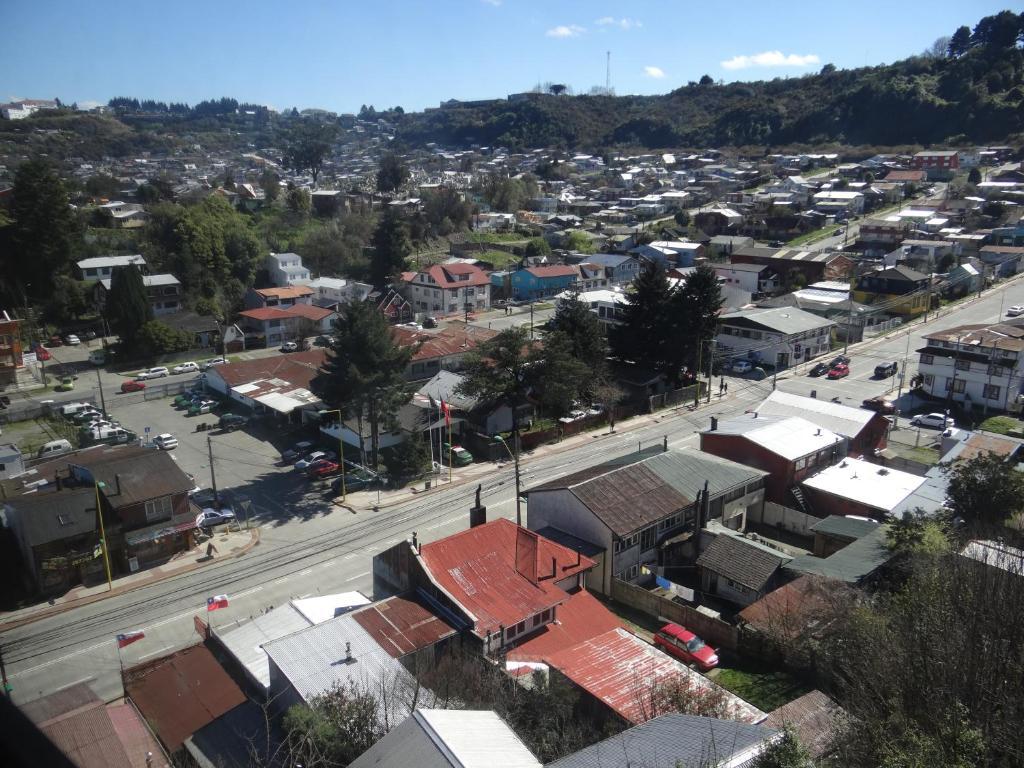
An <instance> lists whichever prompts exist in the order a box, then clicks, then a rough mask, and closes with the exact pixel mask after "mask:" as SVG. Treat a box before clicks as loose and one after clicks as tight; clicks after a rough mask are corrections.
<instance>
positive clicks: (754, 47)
mask: <svg viewBox="0 0 1024 768" xmlns="http://www.w3.org/2000/svg"><path fill="white" fill-rule="evenodd" d="M1007 7H1009V8H1013V9H1014V10H1019V4H1018V6H1017V7H1015V6H1013V5H1011V4H1010V3H1008V2H1007V0H1002V2H988V1H987V0H959V1H954V0H928V1H927V2H923V1H921V0H888V1H887V2H878V1H877V0H861V1H860V2H855V3H827V2H825V3H823V2H815V3H811V2H808V1H807V0H804V1H803V2H794V1H793V0H770V2H769V1H768V0H732V2H729V3H709V2H703V1H698V0H662V1H661V2H655V1H654V0H651V1H646V0H630V1H629V2H622V0H620V1H619V2H604V1H603V0H589V1H586V2H583V1H576V0H546V1H541V0H418V1H415V2H414V1H413V0H408V2H396V1H393V0H374V1H373V2H365V0H273V1H271V0H245V2H227V1H226V0H205V1H204V2H195V0H173V1H164V0H152V1H149V2H145V1H144V2H138V3H128V4H122V5H120V6H110V5H98V4H96V3H90V2H86V1H85V0H0V29H4V30H5V34H4V43H3V45H2V46H0V101H5V100H13V99H17V98H54V97H56V98H59V99H61V101H63V102H65V103H71V102H77V103H78V104H79V106H80V107H82V106H86V105H95V104H104V103H106V102H107V100H108V99H110V98H112V97H114V96H134V97H136V98H139V99H142V98H151V99H157V100H160V101H168V102H170V101H179V102H182V101H183V102H187V103H189V104H194V103H196V102H198V101H202V100H203V99H211V98H220V97H221V96H230V97H233V98H236V99H238V100H239V101H244V102H254V103H261V104H266V105H269V106H271V107H273V108H275V109H279V110H283V109H290V108H292V107H298V108H299V109H300V110H301V109H305V108H309V107H319V108H322V109H328V110H331V111H334V112H356V111H358V110H359V108H360V106H362V105H364V104H366V105H371V104H372V105H373V106H375V107H376V108H378V109H385V108H390V107H394V106H401V107H402V108H403V109H405V110H406V111H412V110H417V111H418V110H421V109H423V108H424V107H428V106H437V105H438V103H439V102H441V101H444V100H447V99H451V98H455V99H461V100H471V99H484V98H501V97H504V96H506V95H507V94H509V93H517V92H520V91H528V90H530V89H532V88H533V87H534V86H535V85H536V84H537V83H538V82H541V83H545V82H551V83H564V84H567V85H569V86H570V87H571V88H572V89H573V90H574V91H575V92H576V93H585V92H587V91H589V90H590V88H591V87H593V86H603V85H604V84H605V74H606V61H607V59H606V54H607V52H609V51H610V52H611V84H612V87H613V88H614V89H615V92H616V93H618V94H657V93H667V92H669V91H671V90H673V89H675V88H678V87H679V86H681V85H685V84H686V83H687V82H689V81H691V80H698V79H699V78H700V77H701V75H703V74H708V75H710V76H711V77H712V78H714V79H715V80H725V81H726V82H730V81H733V80H762V79H771V78H774V77H793V76H799V75H802V74H806V73H808V72H817V71H818V70H820V69H821V67H822V66H823V65H824V64H826V63H832V64H834V65H835V66H837V67H839V68H848V67H859V66H864V65H875V64H881V63H886V62H891V61H894V60H897V59H901V58H904V57H906V56H909V55H912V54H915V53H919V52H921V51H923V50H924V49H925V48H927V47H928V46H930V45H931V44H932V43H933V42H934V41H935V39H936V38H939V37H942V36H944V35H950V34H952V33H953V31H954V30H955V29H956V28H957V27H958V26H960V25H962V24H966V25H968V26H970V27H973V26H974V24H975V23H976V22H977V21H978V19H979V18H981V17H982V16H985V15H989V14H992V13H995V12H998V11H999V10H1002V9H1003V8H1007Z"/></svg>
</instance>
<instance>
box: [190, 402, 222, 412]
mask: <svg viewBox="0 0 1024 768" xmlns="http://www.w3.org/2000/svg"><path fill="white" fill-rule="evenodd" d="M216 407H217V401H216V400H196V401H193V403H192V405H190V406H189V407H188V415H189V416H199V415H200V414H202V413H210V412H211V411H213V409H214V408H216Z"/></svg>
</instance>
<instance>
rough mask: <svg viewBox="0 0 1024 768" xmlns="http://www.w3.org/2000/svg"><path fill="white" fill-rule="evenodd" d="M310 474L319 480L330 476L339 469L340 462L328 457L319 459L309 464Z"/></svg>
mask: <svg viewBox="0 0 1024 768" xmlns="http://www.w3.org/2000/svg"><path fill="white" fill-rule="evenodd" d="M307 471H308V472H309V476H310V477H312V478H315V479H317V480H322V479H323V478H325V477H330V476H331V475H333V474H334V473H335V472H337V471H338V463H337V462H335V461H330V460H328V459H317V460H316V461H314V462H313V463H312V464H310V465H309V469H308V470H307Z"/></svg>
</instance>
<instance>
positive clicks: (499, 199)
mask: <svg viewBox="0 0 1024 768" xmlns="http://www.w3.org/2000/svg"><path fill="white" fill-rule="evenodd" d="M537 191H538V190H537V182H536V180H535V179H534V178H533V177H532V176H524V177H523V178H520V179H513V178H507V177H500V176H491V177H490V178H488V179H487V181H485V182H484V185H483V189H482V194H483V198H484V200H486V201H487V204H488V205H490V206H491V208H493V209H494V210H496V211H504V212H506V213H515V212H516V211H519V210H522V209H523V207H525V205H526V201H527V200H530V199H532V198H534V197H536V196H537Z"/></svg>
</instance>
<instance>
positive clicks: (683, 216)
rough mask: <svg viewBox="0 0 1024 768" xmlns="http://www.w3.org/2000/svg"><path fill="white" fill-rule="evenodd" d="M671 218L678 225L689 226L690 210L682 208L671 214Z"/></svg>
mask: <svg viewBox="0 0 1024 768" xmlns="http://www.w3.org/2000/svg"><path fill="white" fill-rule="evenodd" d="M672 220H673V221H675V223H676V224H678V225H679V226H680V227H688V226H690V212H689V211H682V210H680V211H676V212H675V215H674V216H672Z"/></svg>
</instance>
